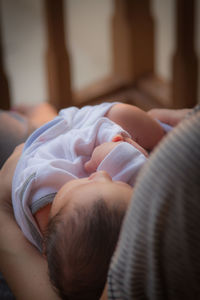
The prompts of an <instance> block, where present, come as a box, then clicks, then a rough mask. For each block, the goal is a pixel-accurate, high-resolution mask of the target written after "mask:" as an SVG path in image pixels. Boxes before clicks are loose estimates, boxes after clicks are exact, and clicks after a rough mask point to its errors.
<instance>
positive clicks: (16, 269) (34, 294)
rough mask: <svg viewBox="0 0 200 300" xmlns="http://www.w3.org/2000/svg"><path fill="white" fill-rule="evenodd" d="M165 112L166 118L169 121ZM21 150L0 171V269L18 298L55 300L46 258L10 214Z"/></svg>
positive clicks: (177, 118)
mask: <svg viewBox="0 0 200 300" xmlns="http://www.w3.org/2000/svg"><path fill="white" fill-rule="evenodd" d="M190 111H191V110H190ZM38 113H39V112H38ZM167 113H168V112H166V115H165V118H168V117H167ZM169 113H171V110H169ZM161 115H162V110H159V111H157V113H156V117H157V118H158V119H159V120H161V121H162V120H163V119H162V116H161ZM168 115H169V114H168ZM181 115H183V114H181ZM184 115H185V112H184ZM179 116H180V113H178V114H176V112H174V113H173V115H170V118H171V122H172V123H173V124H175V123H177V120H179V119H180V117H179ZM182 117H183V116H182ZM172 123H171V124H172ZM21 149H22V146H21ZM21 149H20V148H18V149H16V150H15V151H14V153H13V154H12V155H11V157H10V158H9V159H8V160H7V162H6V163H5V165H4V167H3V168H2V169H1V170H0V189H1V193H0V269H1V271H2V273H3V275H4V276H5V278H6V280H7V282H8V284H9V286H10V287H11V289H12V291H13V293H14V295H15V297H16V298H17V299H21V300H26V299H30V300H32V299H33V300H35V299H44V300H46V299H48V300H51V299H52V300H57V299H59V298H58V296H57V295H56V294H55V293H54V291H53V290H52V287H51V284H50V282H49V279H48V275H47V266H46V261H45V259H43V257H42V256H41V254H40V253H39V252H38V251H37V250H36V249H35V248H34V247H33V245H31V244H30V243H29V242H28V241H27V240H26V238H25V237H24V235H23V233H22V232H21V230H20V229H19V227H18V226H17V224H16V221H15V219H14V215H13V210H12V205H11V184H12V177H13V172H14V170H15V166H16V163H17V161H18V159H19V157H20V155H21ZM8 262H9V263H8ZM30 270H31V272H30ZM16 274H17V275H16ZM106 299H107V289H106V288H105V290H104V293H103V295H102V297H101V300H106Z"/></svg>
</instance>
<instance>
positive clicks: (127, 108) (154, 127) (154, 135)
mask: <svg viewBox="0 0 200 300" xmlns="http://www.w3.org/2000/svg"><path fill="white" fill-rule="evenodd" d="M106 117H107V118H109V119H110V120H112V121H114V122H115V123H117V124H119V125H120V126H121V127H122V128H123V129H125V130H126V131H128V133H129V134H130V135H131V137H132V139H133V140H134V141H136V142H137V143H138V144H139V145H140V146H142V147H143V148H145V149H147V150H152V149H153V148H154V147H155V146H156V145H157V143H158V142H159V141H160V140H161V139H162V137H163V136H164V134H165V132H164V130H163V128H162V127H161V125H160V124H159V123H158V122H157V121H156V120H154V119H153V118H152V117H151V116H150V115H148V114H147V113H146V112H144V111H143V110H141V109H139V108H138V107H135V106H133V105H129V104H123V103H120V104H116V105H114V106H113V107H111V109H110V110H109V111H108V113H107V115H106Z"/></svg>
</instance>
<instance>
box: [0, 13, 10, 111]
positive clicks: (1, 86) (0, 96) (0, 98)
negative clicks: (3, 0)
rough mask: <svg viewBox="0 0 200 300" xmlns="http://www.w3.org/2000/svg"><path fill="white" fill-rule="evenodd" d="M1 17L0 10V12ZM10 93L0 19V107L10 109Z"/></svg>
mask: <svg viewBox="0 0 200 300" xmlns="http://www.w3.org/2000/svg"><path fill="white" fill-rule="evenodd" d="M0 17H1V12H0ZM10 104H11V103H10V94H9V85H8V80H7V77H6V73H5V69H4V63H3V46H2V37H1V20H0V108H1V109H10Z"/></svg>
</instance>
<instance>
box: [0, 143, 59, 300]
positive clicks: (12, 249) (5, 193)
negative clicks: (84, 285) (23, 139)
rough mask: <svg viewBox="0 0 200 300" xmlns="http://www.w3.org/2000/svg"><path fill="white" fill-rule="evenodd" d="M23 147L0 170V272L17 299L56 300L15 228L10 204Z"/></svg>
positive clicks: (36, 256) (35, 255)
mask: <svg viewBox="0 0 200 300" xmlns="http://www.w3.org/2000/svg"><path fill="white" fill-rule="evenodd" d="M22 148H23V145H21V146H18V147H17V148H16V149H15V151H14V152H13V154H12V155H11V156H10V158H9V159H8V160H7V162H6V163H5V164H4V166H3V168H2V169H1V170H0V189H1V193H0V270H1V272H2V273H3V276H4V277H5V278H6V280H7V283H8V285H9V287H10V288H11V290H12V292H13V294H14V295H15V297H16V299H20V300H27V299H30V300H35V299H44V300H58V299H59V298H58V296H57V295H56V294H55V292H54V291H53V289H52V286H51V284H50V282H49V279H48V276H47V263H46V260H45V259H44V258H43V257H42V255H41V254H40V253H39V251H38V250H36V248H34V247H33V246H32V245H31V244H30V243H29V242H28V241H27V239H26V238H25V237H24V235H23V233H22V231H21V230H20V228H19V227H18V226H17V224H16V221H15V218H14V215H13V210H12V204H11V185H12V177H13V173H14V170H15V167H16V164H17V162H18V159H19V157H20V155H21V151H22Z"/></svg>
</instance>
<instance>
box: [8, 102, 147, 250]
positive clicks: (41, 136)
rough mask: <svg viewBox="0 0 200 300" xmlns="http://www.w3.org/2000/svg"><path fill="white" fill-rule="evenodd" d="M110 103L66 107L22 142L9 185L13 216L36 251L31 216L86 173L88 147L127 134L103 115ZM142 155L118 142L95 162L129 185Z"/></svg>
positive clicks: (36, 238) (39, 245) (38, 244)
mask: <svg viewBox="0 0 200 300" xmlns="http://www.w3.org/2000/svg"><path fill="white" fill-rule="evenodd" d="M115 104H116V103H103V104H100V105H96V106H85V107H83V108H81V109H78V108H76V107H70V108H66V109H63V110H61V111H60V113H59V115H58V117H56V118H55V119H54V120H53V121H51V122H49V123H47V124H45V125H43V126H42V127H40V128H39V129H37V130H36V131H35V132H34V133H33V134H32V135H31V136H30V137H29V138H28V140H27V141H26V143H25V146H24V150H23V153H22V156H21V158H20V160H19V162H18V165H17V168H16V171H15V174H14V178H13V185H12V201H13V208H14V213H15V217H16V220H17V222H18V224H19V226H20V227H21V230H22V231H23V232H24V234H25V236H26V237H27V239H28V240H29V241H30V242H31V243H33V244H34V245H35V246H36V247H37V248H38V249H39V250H40V251H41V250H42V240H43V237H42V234H41V232H40V230H39V228H38V225H37V223H36V221H35V219H34V216H33V215H34V214H35V213H36V212H37V211H38V210H39V209H40V208H42V207H44V206H45V205H47V204H48V203H51V202H52V201H53V199H54V197H55V195H56V193H57V191H58V190H59V189H60V188H61V187H62V186H63V185H64V184H65V183H66V182H67V181H69V180H72V179H76V178H83V177H88V176H89V175H90V174H88V173H86V172H85V170H84V164H85V162H86V161H88V160H89V159H90V157H91V154H92V152H93V150H94V148H95V147H96V146H98V145H100V144H102V143H104V142H110V141H111V140H112V138H113V137H114V136H115V135H116V134H119V133H122V134H123V135H125V136H129V134H128V133H127V132H126V131H124V130H123V129H122V128H121V127H120V126H119V125H117V124H116V123H114V122H112V121H110V120H109V119H108V118H106V117H105V115H106V113H107V112H108V110H109V109H110V108H111V107H112V106H113V105H115ZM145 161H146V157H145V156H144V155H143V154H142V153H141V152H140V151H139V150H137V149H136V148H134V147H133V146H132V145H130V144H128V143H120V144H119V145H118V146H117V147H115V148H114V149H113V150H112V151H111V152H110V153H109V154H108V155H107V156H106V157H105V158H104V160H103V161H102V162H101V163H100V165H99V166H98V169H97V171H98V170H105V171H107V172H108V173H109V174H110V176H111V177H112V179H113V180H120V181H124V182H127V183H129V184H130V185H132V186H133V185H134V181H135V178H136V176H137V173H138V171H139V170H140V168H141V166H142V165H143V164H144V162H145Z"/></svg>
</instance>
